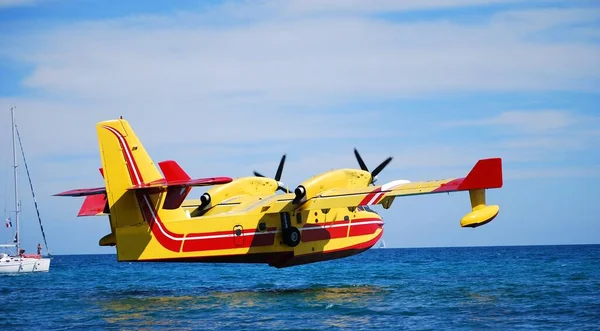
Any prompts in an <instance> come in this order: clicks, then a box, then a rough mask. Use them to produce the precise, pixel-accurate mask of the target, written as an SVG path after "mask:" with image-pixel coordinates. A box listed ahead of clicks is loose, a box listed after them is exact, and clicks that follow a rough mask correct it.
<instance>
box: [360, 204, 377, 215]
mask: <svg viewBox="0 0 600 331" xmlns="http://www.w3.org/2000/svg"><path fill="white" fill-rule="evenodd" d="M358 210H360V211H367V212H370V213H375V214H377V212H376V211H374V210H373V209H371V207H369V206H358ZM377 215H379V214H377Z"/></svg>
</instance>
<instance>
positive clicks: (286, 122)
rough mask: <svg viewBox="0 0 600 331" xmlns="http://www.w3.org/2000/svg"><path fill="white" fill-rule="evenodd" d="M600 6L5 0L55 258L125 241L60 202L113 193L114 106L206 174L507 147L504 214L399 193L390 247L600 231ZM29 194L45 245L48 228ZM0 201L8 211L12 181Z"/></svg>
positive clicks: (448, 157)
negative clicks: (105, 164)
mask: <svg viewBox="0 0 600 331" xmlns="http://www.w3.org/2000/svg"><path fill="white" fill-rule="evenodd" d="M599 9H600V5H599V4H598V3H597V2H596V1H569V2H565V1H551V0H547V1H546V0H536V1H529V2H521V1H500V0H497V1H486V2H485V3H484V2H482V1H474V0H462V1H452V0H429V1H412V0H409V1H363V2H361V1H334V0H325V1H291V0H280V1H259V2H246V1H239V2H236V1H227V2H221V1H211V2H205V1H202V2H196V1H177V2H165V1H145V2H135V1H128V2H125V1H123V2H117V1H112V2H106V1H62V0H47V1H43V0H39V1H36V0H0V31H1V32H2V33H0V77H1V79H0V109H4V111H0V123H9V109H10V106H12V105H15V106H17V111H18V113H17V116H18V125H19V127H20V129H21V132H22V135H23V140H24V144H25V149H26V153H27V156H28V161H29V163H30V170H31V172H32V176H33V179H34V185H35V186H36V190H37V192H36V193H37V196H38V203H39V205H40V208H41V212H42V217H43V220H44V224H45V229H46V232H47V236H48V239H49V241H50V242H49V244H50V248H51V250H52V251H54V253H56V254H74V253H113V252H114V249H112V248H103V247H98V246H97V243H98V240H99V238H100V237H102V236H103V235H104V234H106V233H108V231H110V230H109V226H108V222H107V220H106V219H104V218H101V217H98V218H77V217H75V215H76V214H77V211H78V209H79V206H80V204H81V200H80V199H65V198H57V197H52V196H51V195H52V194H53V193H56V192H60V191H63V190H67V189H71V188H77V187H88V186H90V187H91V186H95V185H102V180H101V178H100V176H99V173H98V171H97V168H98V167H99V163H100V161H99V157H98V154H97V142H96V137H95V132H94V124H95V123H96V122H98V121H101V120H106V119H110V118H115V117H118V116H120V115H123V116H124V117H125V118H127V119H128V120H129V121H130V123H131V124H132V125H133V127H134V128H135V129H136V132H137V133H138V135H139V136H140V138H141V139H142V141H143V142H144V144H145V147H146V149H147V150H148V151H149V152H150V153H151V156H152V157H153V158H154V159H155V160H156V161H158V160H165V159H175V160H177V161H178V162H179V163H180V164H181V165H182V166H183V167H184V168H185V169H186V170H187V171H188V172H189V173H190V174H191V175H193V176H197V177H201V176H217V175H223V176H231V177H240V176H247V175H250V174H251V173H252V170H254V169H256V170H259V171H261V172H262V173H265V174H269V173H274V172H275V169H276V166H277V162H278V160H279V158H280V156H281V154H282V153H287V155H288V162H287V164H286V169H285V170H284V175H283V179H284V182H286V183H287V184H288V185H289V186H290V187H293V186H295V185H297V184H299V183H301V182H302V181H303V180H305V179H307V178H308V177H310V176H312V175H314V174H316V173H319V172H322V171H326V170H329V169H333V168H339V167H355V166H357V164H356V161H355V159H354V157H353V154H352V148H353V147H357V148H358V149H359V150H360V151H361V153H362V154H363V158H364V159H365V161H366V162H367V164H368V165H369V166H371V167H375V166H376V165H377V164H378V163H379V162H381V161H382V160H383V159H384V158H385V157H387V156H390V155H391V156H394V161H393V162H392V163H391V164H390V165H389V167H388V168H386V169H385V171H384V172H383V173H382V174H380V176H379V177H380V181H381V182H387V181H391V180H395V179H409V180H427V179H438V178H447V177H456V176H462V175H464V174H466V173H467V172H468V171H469V170H470V168H471V166H472V165H473V164H475V162H476V161H477V159H479V158H485V157H494V156H498V157H502V158H503V160H504V175H505V187H504V188H502V189H500V190H493V191H490V192H488V202H489V203H493V204H499V205H500V208H501V209H500V210H501V211H500V215H499V216H498V217H497V218H496V220H494V222H492V223H490V224H488V225H486V226H484V227H480V228H477V229H461V228H460V226H459V220H460V218H461V217H462V215H464V214H465V213H466V212H468V211H469V200H468V195H467V194H464V193H462V194H451V195H436V196H425V197H410V198H406V199H400V200H398V201H397V202H395V204H394V208H392V209H389V210H382V209H381V210H382V215H383V216H384V219H385V220H386V233H385V236H384V238H385V240H386V243H387V245H388V246H390V247H422V246H472V245H531V244H569V243H600V236H598V233H600V219H599V217H598V215H599V214H600V204H599V203H598V197H599V195H598V193H597V192H596V191H597V190H596V188H597V187H598V186H599V185H600V166H599V161H600V147H599V146H600V144H599V142H600V113H598V105H599V104H600V93H599V91H600V79H599V78H600V64H599V59H600V45H599V42H600V33H599V32H598V31H600V29H598V28H599V25H600V10H599ZM9 128H10V126H9V125H8V124H7V125H6V130H4V131H0V132H4V133H2V135H1V136H0V139H1V142H2V143H1V144H0V155H5V156H6V158H5V160H6V162H3V163H6V164H2V165H0V166H2V170H3V171H2V174H1V175H0V184H2V188H5V187H7V180H10V179H11V177H10V176H9V174H10V173H9V165H10V151H9V147H10V142H9V140H10V134H9V132H8V129H9ZM23 179H25V178H23ZM8 187H9V186H8ZM20 192H21V195H22V199H23V207H24V213H23V227H24V229H23V231H22V235H23V241H24V244H25V245H26V248H27V247H29V250H33V249H34V247H35V245H37V242H38V241H39V240H40V235H39V229H38V228H37V221H36V220H35V212H34V210H33V209H32V208H33V205H32V203H31V202H30V197H29V192H28V188H27V186H26V185H22V188H21V190H20ZM201 193H202V191H201V190H194V191H193V192H192V194H193V195H195V196H199V195H200V194H201ZM0 194H2V199H1V201H0V202H4V203H5V204H7V207H6V208H7V209H9V210H10V209H11V204H12V200H11V199H12V195H11V194H10V190H8V193H6V192H5V190H2V191H0ZM5 215H8V214H7V212H5ZM9 238H10V231H8V230H6V229H4V230H0V239H1V240H2V241H6V240H8V239H9Z"/></svg>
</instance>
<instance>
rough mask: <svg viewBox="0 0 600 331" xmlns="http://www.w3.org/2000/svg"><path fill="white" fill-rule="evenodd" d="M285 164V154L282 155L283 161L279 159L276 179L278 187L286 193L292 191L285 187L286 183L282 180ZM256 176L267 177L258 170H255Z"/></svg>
mask: <svg viewBox="0 0 600 331" xmlns="http://www.w3.org/2000/svg"><path fill="white" fill-rule="evenodd" d="M284 164H285V154H283V156H282V157H281V161H279V166H278V167H277V172H276V173H275V177H274V178H273V179H275V180H276V181H277V185H278V187H277V189H278V190H280V191H283V192H285V193H290V192H291V191H290V190H288V189H287V188H285V185H284V184H283V183H282V182H281V174H282V173H283V165H284ZM254 176H256V177H266V176H264V175H263V174H261V173H259V172H258V171H256V170H254Z"/></svg>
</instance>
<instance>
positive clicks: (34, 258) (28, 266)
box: [0, 107, 50, 273]
mask: <svg viewBox="0 0 600 331" xmlns="http://www.w3.org/2000/svg"><path fill="white" fill-rule="evenodd" d="M10 115H11V122H12V151H13V179H14V190H15V191H14V199H15V211H14V215H15V218H14V221H15V227H14V228H15V237H14V240H13V243H10V244H2V245H0V247H1V248H5V249H10V248H14V249H15V254H6V253H0V273H21V272H36V271H49V270H50V258H48V257H42V255H41V250H40V247H39V246H38V254H25V250H24V249H22V248H21V237H20V234H19V221H20V219H19V214H20V213H21V210H20V203H19V189H18V188H19V185H18V176H17V175H18V162H17V138H18V140H19V145H20V147H21V154H22V155H23V164H24V165H25V169H26V170H27V177H28V178H29V186H30V188H31V194H32V196H33V202H34V205H35V208H36V211H37V215H38V220H39V221H40V228H41V230H42V236H43V237H44V244H46V250H47V249H48V244H47V243H46V235H45V234H44V228H43V227H42V221H41V218H40V213H39V210H38V208H37V202H36V200H35V194H34V191H33V185H32V183H31V177H30V176H29V170H28V168H27V162H26V161H25V152H24V151H23V145H22V144H21V138H20V136H19V131H18V130H17V126H16V124H15V111H14V107H12V108H11V109H10ZM6 226H7V227H12V219H11V218H10V217H9V218H7V220H6Z"/></svg>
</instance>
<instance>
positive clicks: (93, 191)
mask: <svg viewBox="0 0 600 331" xmlns="http://www.w3.org/2000/svg"><path fill="white" fill-rule="evenodd" d="M98 194H106V188H105V187H95V188H78V189H75V190H70V191H65V192H61V193H56V194H54V196H57V197H83V196H88V195H98Z"/></svg>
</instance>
